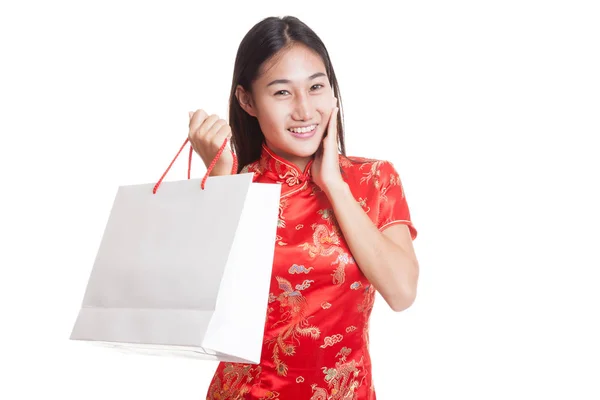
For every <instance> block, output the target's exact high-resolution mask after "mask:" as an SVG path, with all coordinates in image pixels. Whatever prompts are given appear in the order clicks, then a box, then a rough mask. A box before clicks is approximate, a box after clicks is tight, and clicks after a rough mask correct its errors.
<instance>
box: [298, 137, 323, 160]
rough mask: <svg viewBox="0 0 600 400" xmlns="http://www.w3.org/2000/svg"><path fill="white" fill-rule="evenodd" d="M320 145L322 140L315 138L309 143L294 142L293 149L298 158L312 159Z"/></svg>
mask: <svg viewBox="0 0 600 400" xmlns="http://www.w3.org/2000/svg"><path fill="white" fill-rule="evenodd" d="M320 144H321V139H319V138H316V137H315V138H312V139H311V140H309V141H303V142H302V141H301V142H299V143H298V142H297V141H294V143H292V146H291V147H292V149H293V153H294V155H295V156H296V157H312V156H313V155H314V154H315V153H316V152H317V150H318V149H319V146H320Z"/></svg>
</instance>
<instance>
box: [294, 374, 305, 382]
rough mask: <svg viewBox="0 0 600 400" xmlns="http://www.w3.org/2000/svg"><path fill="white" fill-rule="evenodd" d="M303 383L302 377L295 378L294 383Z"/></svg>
mask: <svg viewBox="0 0 600 400" xmlns="http://www.w3.org/2000/svg"><path fill="white" fill-rule="evenodd" d="M302 382H304V377H303V376H299V377H297V378H296V383H302Z"/></svg>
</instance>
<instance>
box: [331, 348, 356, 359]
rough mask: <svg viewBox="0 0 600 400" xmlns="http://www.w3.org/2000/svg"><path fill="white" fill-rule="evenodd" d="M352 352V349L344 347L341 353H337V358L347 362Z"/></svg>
mask: <svg viewBox="0 0 600 400" xmlns="http://www.w3.org/2000/svg"><path fill="white" fill-rule="evenodd" d="M351 351H352V350H351V349H349V348H348V347H342V349H341V350H340V352H339V353H337V354H336V355H335V356H336V357H341V358H340V359H341V360H342V361H346V357H347V356H348V355H350V352H351Z"/></svg>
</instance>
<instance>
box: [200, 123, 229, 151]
mask: <svg viewBox="0 0 600 400" xmlns="http://www.w3.org/2000/svg"><path fill="white" fill-rule="evenodd" d="M225 125H227V122H225V120H224V119H219V120H217V121H215V123H214V124H213V125H212V126H211V127H210V129H209V130H208V131H207V132H206V134H205V135H204V139H205V140H206V142H207V143H213V144H215V145H217V146H219V147H220V146H221V145H222V144H223V140H224V139H223V140H220V137H217V135H218V133H219V131H220V130H221V128H223V126H225ZM218 141H220V143H216V142H218Z"/></svg>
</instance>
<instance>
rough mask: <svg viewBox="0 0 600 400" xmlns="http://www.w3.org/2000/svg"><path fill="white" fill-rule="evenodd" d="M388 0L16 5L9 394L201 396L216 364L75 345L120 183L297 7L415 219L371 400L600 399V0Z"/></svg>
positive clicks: (352, 122)
mask: <svg viewBox="0 0 600 400" xmlns="http://www.w3.org/2000/svg"><path fill="white" fill-rule="evenodd" d="M394 7H395V9H394V10H392V9H391V8H390V6H389V5H387V4H386V3H383V2H379V1H368V2H360V6H359V5H357V6H353V5H351V3H348V2H346V3H344V4H343V5H342V3H335V4H334V3H333V2H327V1H322V0H321V1H296V2H285V1H270V2H267V1H258V2H256V1H255V2H250V1H246V2H242V3H240V4H234V3H232V2H230V1H220V2H216V1H214V2H200V1H185V2H184V1H171V2H166V1H165V2H160V3H159V2H151V1H144V2H142V1H138V2H134V1H124V0H121V1H112V0H111V1H106V0H105V1H98V2H89V1H48V2H42V1H37V2H33V1H19V2H17V1H6V2H3V3H2V5H1V6H0V43H1V48H0V49H1V62H0V68H1V74H0V96H1V104H0V105H1V107H0V124H1V125H0V134H1V145H0V163H1V165H0V167H1V168H0V174H1V179H0V191H1V194H0V203H1V207H0V213H1V215H0V216H1V220H0V230H1V242H0V243H1V244H0V246H1V251H0V257H1V258H0V267H1V268H2V270H1V272H2V274H1V277H0V307H1V314H0V315H1V318H0V321H1V325H2V326H1V328H0V335H1V341H0V346H1V354H0V364H1V369H2V371H3V372H2V377H1V378H0V381H1V382H2V383H1V384H0V398H2V399H34V398H46V397H52V398H54V397H56V398H61V399H83V398H85V399H89V400H92V399H107V398H110V399H115V400H116V399H146V400H150V399H180V400H184V399H204V395H205V392H206V389H207V386H208V383H209V381H210V379H211V377H212V373H213V371H214V367H215V364H212V363H206V362H199V361H191V360H180V359H168V358H158V357H144V356H138V355H130V356H126V355H122V354H120V353H113V352H111V351H110V350H108V349H101V348H100V349H97V348H92V347H91V346H89V345H84V346H81V345H80V344H79V343H75V342H70V341H69V340H68V337H69V335H70V331H71V328H72V325H73V323H74V321H75V318H76V315H77V312H78V310H79V306H80V302H81V300H82V297H83V294H84V290H85V285H86V283H87V279H88V277H89V273H90V271H91V268H92V264H93V261H94V258H95V254H96V251H97V248H98V245H99V242H100V239H101V236H102V233H103V230H104V226H105V223H106V220H107V218H108V214H109V211H110V207H111V205H112V201H113V198H114V195H115V193H116V189H117V187H118V186H119V185H125V184H133V183H149V182H155V181H156V180H157V179H158V178H159V177H160V175H161V174H162V172H163V171H164V169H165V168H166V166H167V165H168V163H169V162H170V160H171V158H172V157H173V156H174V154H175V152H176V151H177V150H178V149H179V146H180V145H181V143H183V140H184V139H185V137H186V135H187V123H188V114H187V112H188V111H189V110H194V109H197V108H204V109H206V110H207V111H209V112H211V113H213V112H214V113H219V114H221V115H222V116H225V115H226V110H227V98H228V94H229V89H230V87H229V85H230V84H231V74H232V70H233V62H234V58H235V54H236V51H237V46H238V44H239V42H240V40H241V39H242V37H243V36H244V34H245V33H246V32H247V31H248V30H249V29H250V28H251V27H252V26H253V25H254V24H255V23H257V22H258V21H259V20H261V19H262V18H264V17H267V16H271V15H275V16H283V15H288V14H289V15H295V16H298V17H299V18H301V19H302V20H303V21H304V22H306V23H307V24H308V25H309V26H311V27H312V28H313V29H314V30H315V31H316V32H317V33H318V34H319V35H320V37H321V38H322V39H323V41H324V42H325V44H326V45H327V47H328V50H329V52H330V54H331V57H332V59H333V63H334V67H335V69H336V72H337V74H338V78H339V82H340V85H341V89H342V100H343V106H344V111H345V116H346V128H347V142H348V150H349V151H348V153H349V154H351V155H360V156H368V157H374V158H380V159H388V160H391V161H392V162H394V165H395V166H396V168H397V169H398V171H399V172H400V175H401V177H402V180H403V184H404V188H405V191H406V195H407V199H408V202H409V206H410V209H411V213H412V217H413V221H414V223H415V225H416V227H417V229H418V230H419V237H418V238H417V240H416V241H415V242H414V244H415V248H416V251H417V255H418V258H419V261H420V268H421V272H420V281H419V291H418V298H417V300H416V302H415V303H414V304H413V306H412V307H410V308H409V309H407V310H406V311H404V312H401V313H394V312H392V311H391V310H390V309H388V307H387V305H386V304H385V303H384V302H383V301H382V299H381V298H378V300H377V302H376V306H375V310H374V312H373V317H372V328H371V337H372V356H373V362H374V375H375V384H376V388H377V392H378V398H381V399H383V400H388V399H392V400H394V399H412V400H416V399H450V398H451V399H455V398H456V399H459V398H460V399H509V398H510V399H542V398H543V399H598V398H600V383H599V382H600V380H599V377H600V361H599V360H600V345H599V340H600V339H599V338H600V328H599V327H598V323H599V319H600V318H599V315H600V312H599V306H600V291H599V290H598V286H599V283H600V280H599V279H598V278H599V272H598V271H599V268H600V261H599V260H600V256H599V255H598V250H599V249H600V245H599V239H600V235H599V233H598V227H599V222H600V221H599V220H600V218H599V212H598V205H599V204H600V196H599V193H598V191H599V190H598V187H599V183H600V179H599V177H598V173H599V172H600V163H599V161H598V158H599V149H600V148H599V147H598V145H597V144H595V145H594V144H592V143H593V140H597V139H598V138H599V136H600V115H599V114H600V73H599V71H600V24H599V23H598V21H599V20H600V13H599V12H598V7H597V2H594V1H588V2H584V1H574V0H571V1H537V2H536V1H524V0H520V1H506V0H505V1H494V2H492V1H453V2H446V1H437V2H434V1H418V2H400V3H397V4H395V5H394ZM342 13H343V14H344V15H343V16H342ZM185 164H186V162H185V158H182V159H181V160H180V162H179V163H178V164H176V166H175V167H174V169H173V170H172V172H171V174H170V175H169V176H168V179H169V180H176V179H184V178H185V173H186V172H185V170H186V165H185ZM193 171H194V172H193V173H194V176H195V177H200V176H202V175H203V173H204V167H203V166H202V165H201V162H200V159H199V158H198V157H196V158H195V168H194V170H193ZM282 400H285V399H282ZM307 400H308V399H307Z"/></svg>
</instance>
